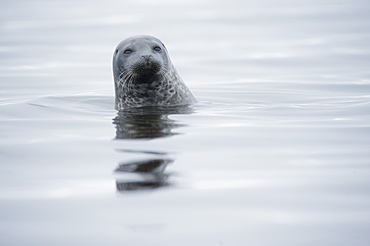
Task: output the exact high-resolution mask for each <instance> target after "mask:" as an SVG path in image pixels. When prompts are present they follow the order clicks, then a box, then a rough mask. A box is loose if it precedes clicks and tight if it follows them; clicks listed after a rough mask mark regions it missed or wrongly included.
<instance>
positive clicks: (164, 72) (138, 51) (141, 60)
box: [113, 35, 196, 110]
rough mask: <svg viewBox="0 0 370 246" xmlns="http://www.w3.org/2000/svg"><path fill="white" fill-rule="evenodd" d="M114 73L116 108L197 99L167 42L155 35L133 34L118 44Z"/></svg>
mask: <svg viewBox="0 0 370 246" xmlns="http://www.w3.org/2000/svg"><path fill="white" fill-rule="evenodd" d="M113 76H114V88H115V93H116V99H115V107H116V109H117V110H123V109H127V108H135V107H144V106H176V105H189V104H192V103H194V102H196V99H195V97H194V96H193V94H192V93H191V92H190V90H189V89H188V87H187V86H186V85H185V83H184V82H183V81H182V79H181V78H180V76H179V75H178V73H177V71H176V69H175V67H174V66H173V64H172V62H171V60H170V57H169V55H168V52H167V49H166V48H165V46H164V44H163V43H162V42H161V41H160V40H159V39H157V38H155V37H152V36H146V35H143V36H134V37H130V38H128V39H125V40H123V41H122V42H121V43H120V44H118V46H117V48H116V50H115V52H114V55H113Z"/></svg>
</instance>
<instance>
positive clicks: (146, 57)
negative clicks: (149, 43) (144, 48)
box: [141, 55, 152, 61]
mask: <svg viewBox="0 0 370 246" xmlns="http://www.w3.org/2000/svg"><path fill="white" fill-rule="evenodd" d="M151 56H152V55H142V56H141V57H143V58H144V59H145V61H149V59H150V57H151Z"/></svg>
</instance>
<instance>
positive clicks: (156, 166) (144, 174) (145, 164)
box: [113, 106, 193, 192]
mask: <svg viewBox="0 0 370 246" xmlns="http://www.w3.org/2000/svg"><path fill="white" fill-rule="evenodd" d="M192 112H193V110H192V108H190V107H187V106H181V107H142V108H133V109H128V110H125V111H120V112H118V114H117V117H116V118H114V119H113V124H115V125H116V139H121V140H125V139H143V140H145V139H147V140H150V139H155V138H164V137H172V136H174V135H177V134H178V133H175V132H173V130H174V129H175V128H179V127H182V126H184V125H183V124H179V123H178V122H176V121H175V120H172V119H170V118H169V117H168V116H169V115H173V114H191V113H192ZM116 151H117V152H122V153H126V154H127V153H140V154H143V155H151V156H153V155H155V158H145V159H143V160H139V161H137V160H135V161H128V162H121V163H119V165H118V167H117V168H116V169H115V171H114V172H115V174H116V188H117V191H119V192H125V191H138V190H153V189H158V188H162V187H166V186H169V185H170V183H169V182H168V178H169V176H170V174H169V173H166V167H167V165H169V164H171V163H173V162H174V159H171V158H168V157H167V156H168V154H169V153H168V152H166V151H162V152H157V151H147V150H144V151H138V150H129V149H117V150H116Z"/></svg>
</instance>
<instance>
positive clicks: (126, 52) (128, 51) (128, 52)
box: [123, 49, 132, 55]
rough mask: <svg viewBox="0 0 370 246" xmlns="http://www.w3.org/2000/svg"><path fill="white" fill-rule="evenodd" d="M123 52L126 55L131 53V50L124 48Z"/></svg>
mask: <svg viewBox="0 0 370 246" xmlns="http://www.w3.org/2000/svg"><path fill="white" fill-rule="evenodd" d="M123 53H124V54H126V55H128V54H131V53H132V50H130V49H127V50H125V51H124V52H123Z"/></svg>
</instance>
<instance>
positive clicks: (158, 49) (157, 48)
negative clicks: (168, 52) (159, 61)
mask: <svg viewBox="0 0 370 246" xmlns="http://www.w3.org/2000/svg"><path fill="white" fill-rule="evenodd" d="M153 50H155V51H161V50H162V49H161V47H159V46H155V47H154V48H153Z"/></svg>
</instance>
